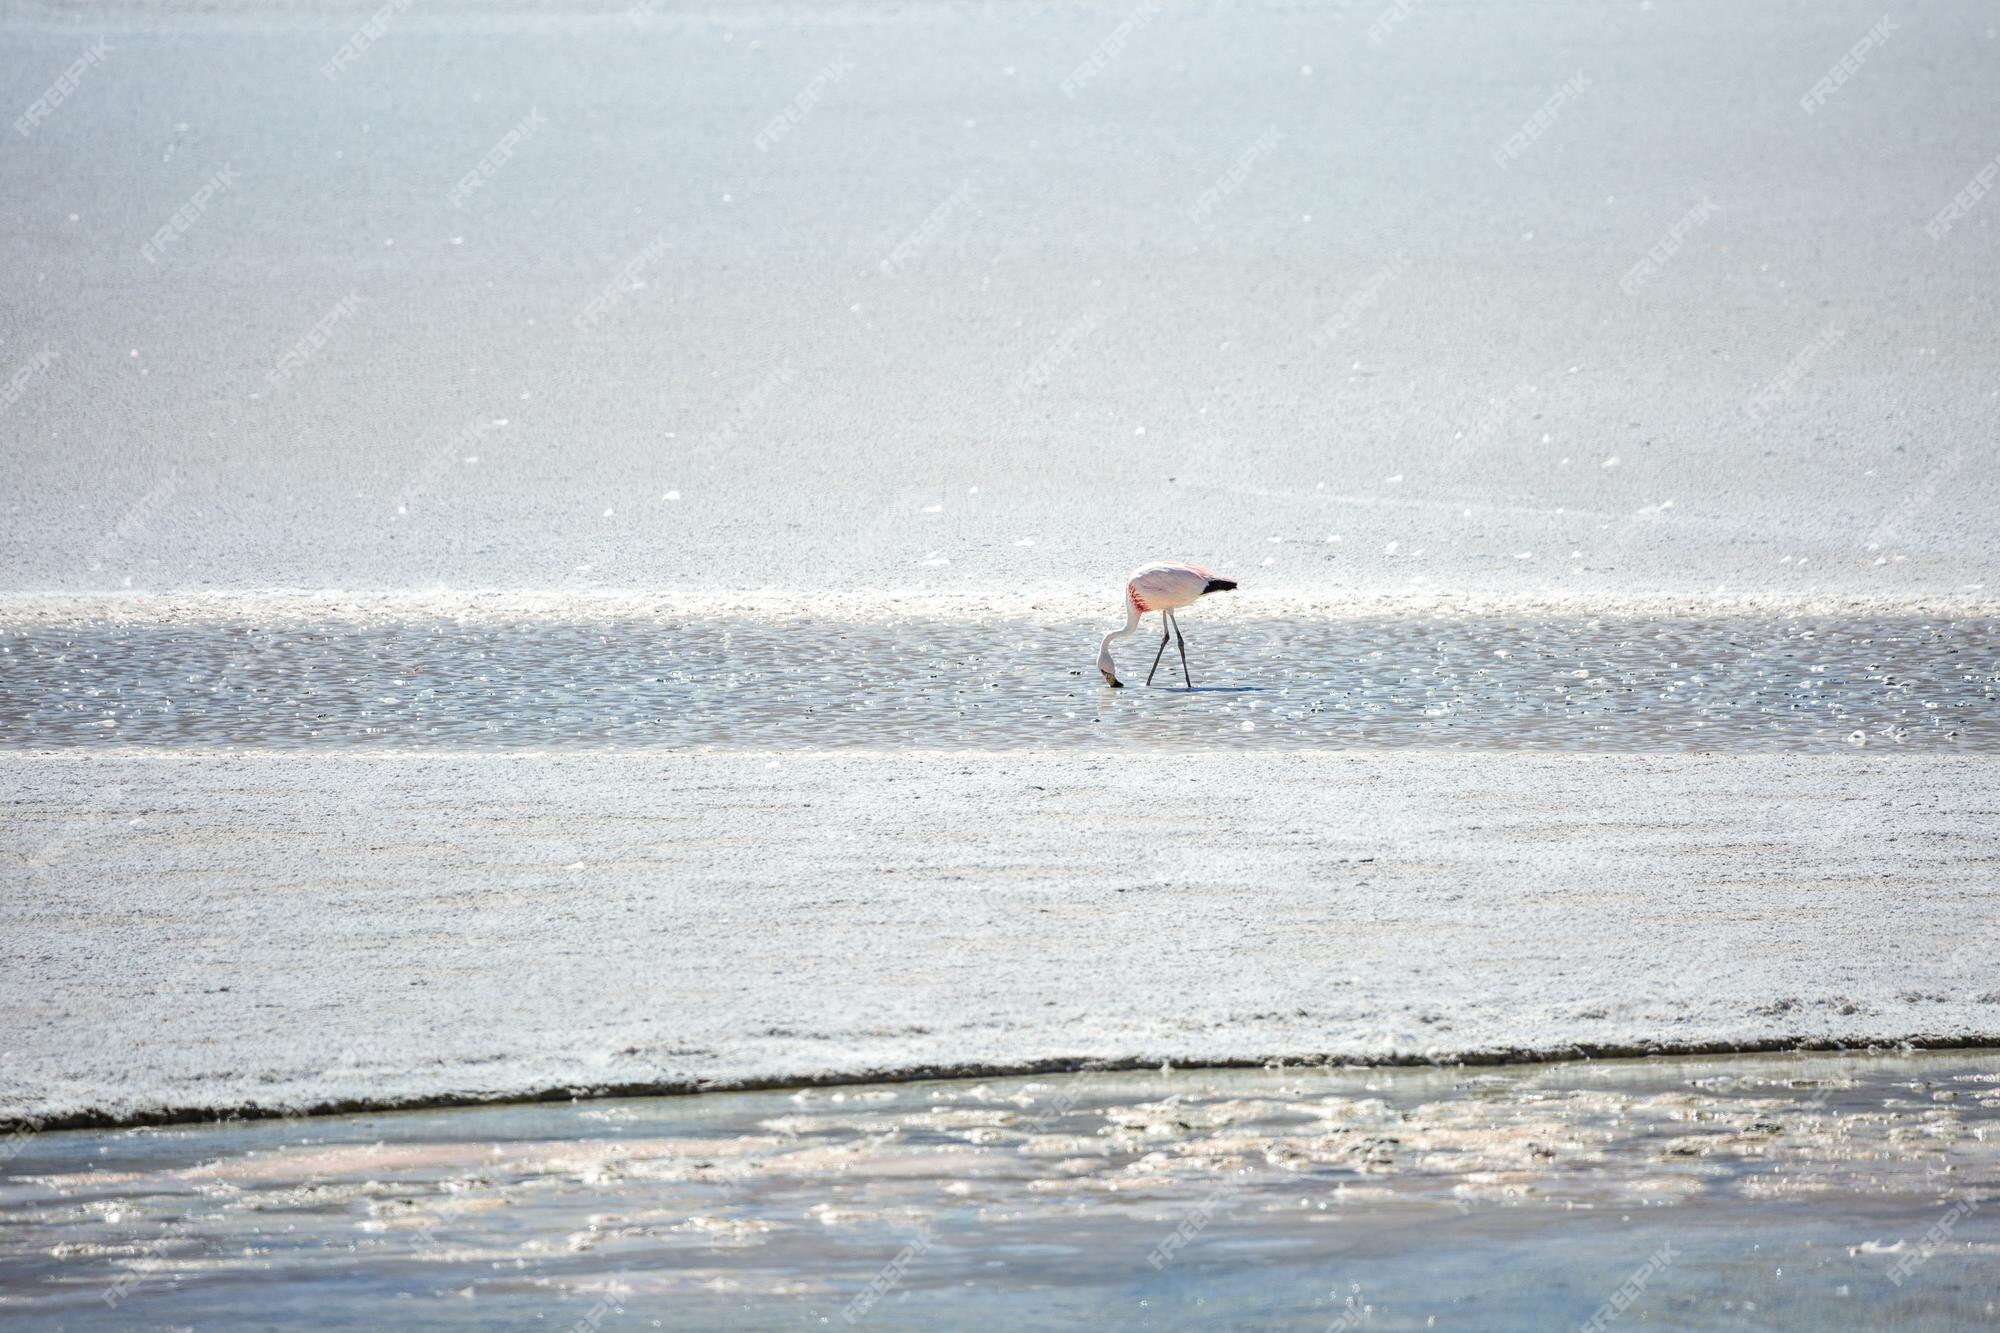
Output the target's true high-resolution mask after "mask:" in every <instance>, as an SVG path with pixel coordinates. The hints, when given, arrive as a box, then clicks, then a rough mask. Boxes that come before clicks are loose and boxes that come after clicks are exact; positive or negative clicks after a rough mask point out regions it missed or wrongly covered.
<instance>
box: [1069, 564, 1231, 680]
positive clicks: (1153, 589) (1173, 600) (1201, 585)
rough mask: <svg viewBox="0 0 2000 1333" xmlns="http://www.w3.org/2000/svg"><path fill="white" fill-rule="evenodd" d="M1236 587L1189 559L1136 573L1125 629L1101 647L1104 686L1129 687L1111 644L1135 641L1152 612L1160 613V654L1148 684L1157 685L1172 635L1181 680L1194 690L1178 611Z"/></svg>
mask: <svg viewBox="0 0 2000 1333" xmlns="http://www.w3.org/2000/svg"><path fill="white" fill-rule="evenodd" d="M1235 586H1236V580H1235V579H1224V578H1217V577H1216V576H1215V575H1213V574H1211V573H1209V572H1208V571H1207V570H1205V569H1203V568H1202V567H1201V566H1200V565H1191V564H1189V563H1187V562H1186V561H1185V560H1155V561H1153V562H1152V563H1151V564H1146V565H1141V566H1139V568H1137V569H1135V570H1133V571H1132V574H1131V577H1130V578H1127V579H1126V580H1125V628H1124V629H1120V630H1113V631H1111V633H1109V634H1107V635H1105V636H1104V640H1103V642H1101V643H1099V644H1098V645H1097V669H1098V670H1099V671H1101V672H1103V673H1104V683H1105V684H1106V685H1109V686H1110V687H1111V688H1112V689H1114V690H1121V689H1123V688H1125V686H1124V684H1123V682H1121V681H1120V680H1119V679H1118V672H1117V668H1116V666H1115V664H1114V663H1113V662H1112V660H1111V641H1112V640H1113V639H1129V638H1131V637H1132V636H1133V635H1134V634H1137V633H1138V632H1139V617H1140V616H1143V615H1145V614H1146V613H1147V612H1148V611H1158V612H1159V613H1160V651H1159V652H1157V653H1154V654H1153V670H1152V671H1148V672H1147V673H1146V683H1147V684H1148V685H1151V684H1152V683H1153V672H1155V671H1158V670H1159V669H1160V659H1161V658H1162V657H1164V656H1166V652H1167V636H1168V634H1169V633H1171V634H1172V635H1173V637H1174V640H1175V642H1176V643H1178V644H1179V645H1180V650H1181V678H1182V679H1183V680H1185V681H1186V682H1187V687H1188V688H1189V689H1190V690H1192V689H1193V688H1194V677H1193V676H1191V675H1189V674H1188V664H1187V640H1186V639H1184V638H1182V637H1181V622H1180V621H1179V620H1177V619H1175V618H1174V612H1176V611H1178V610H1180V609H1181V608H1182V607H1184V606H1192V605H1194V604H1195V602H1197V601H1199V600H1200V599H1201V598H1202V597H1204V596H1206V595H1207V594H1209V593H1212V592H1228V591H1230V590H1231V589H1232V588H1234V587H1235Z"/></svg>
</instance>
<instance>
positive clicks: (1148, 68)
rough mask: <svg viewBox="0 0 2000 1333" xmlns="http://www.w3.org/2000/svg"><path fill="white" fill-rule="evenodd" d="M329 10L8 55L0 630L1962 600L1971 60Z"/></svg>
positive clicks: (1831, 41) (1997, 271)
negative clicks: (338, 594) (117, 615)
mask: <svg viewBox="0 0 2000 1333" xmlns="http://www.w3.org/2000/svg"><path fill="white" fill-rule="evenodd" d="M380 8H381V6H380V5H379V4H377V3H374V2H373V0H364V2H362V3H354V4H337V3H333V4H330V3H318V4H312V5H307V6H301V7H292V6H285V7H283V8H278V7H275V6H268V5H262V4H238V3H224V4H217V5H203V6H200V7H199V8H192V7H165V6H159V5H154V4H144V3H121V4H111V5H103V6H92V7H91V8H90V10H89V11H88V12H82V11H79V12H76V13H68V12H64V11H59V10H55V9H48V8H44V7H41V6H29V5H10V6H7V7H5V8H4V9H0V26H4V30H5V36H6V40H5V41H4V42H0V86H4V87H6V88H8V89H9V90H11V97H10V102H11V103H13V104H14V105H12V107H11V109H10V110H9V113H8V114H9V115H10V116H13V115H17V114H21V113H22V112H23V111H24V110H25V109H26V108H27V107H28V105H29V104H30V102H31V100H32V99H33V98H34V97H35V96H36V95H37V93H38V91H39V90H42V89H44V88H47V87H49V86H50V85H51V84H53V83H54V82H55V81H56V80H57V79H58V77H59V76H61V75H62V74H63V72H64V70H65V69H66V68H68V67H69V66H71V65H72V63H74V62H75V61H77V60H78V59H79V57H80V53H82V52H85V51H87V50H89V49H90V48H91V47H92V44H93V43H95V42H96V41H98V40H99V39H100V38H101V39H103V40H104V42H105V43H106V44H107V47H108V49H107V51H106V53H105V54H104V56H103V58H102V60H101V61H100V62H99V63H96V64H93V65H90V66H89V67H87V68H85V69H84V70H83V71H82V73H81V74H80V75H79V77H78V79H77V81H76V87H75V90H74V91H73V92H71V93H70V94H69V95H68V96H67V97H66V98H63V99H62V100H61V103H60V105H59V106H57V107H55V109H54V111H53V112H52V114H50V115H48V116H47V117H46V118H45V119H43V120H41V121H39V122H38V123H37V124H35V125H34V126H33V128H32V132H31V133H27V134H25V135H24V134H17V133H14V132H13V131H12V130H11V129H10V130H9V131H8V132H7V133H6V134H5V138H4V143H0V200H4V201H5V202H4V204H0V216H4V219H5V223H6V225H5V226H4V227H0V380H5V381H7V382H8V383H9V384H10V386H11V382H12V378H13V377H14V376H15V375H16V373H17V372H20V373H23V374H24V378H23V380H22V381H21V385H20V392H19V394H18V396H15V395H13V394H12V393H11V388H10V398H11V399H12V401H11V402H10V404H9V405H8V406H7V407H6V409H5V414H4V416H0V461H4V466H0V516H4V521H0V587H4V588H6V589H8V590H10V591H27V592H47V591H50V590H68V591H92V590H104V589H119V588H125V587H130V588H133V589H137V590H142V591H145V590H152V591H162V590H167V591H172V590H181V591H186V590H196V591H199V590H203V589H244V588H288V589H306V590H315V589H330V588H331V589H358V590H371V589H429V588H433V587H437V586H440V585H442V586H444V587H447V588H451V589H458V590H485V589H499V590H522V589H552V588H567V589H571V590H575V591H584V590H589V589H639V590H649V591H654V592H659V593H667V592H671V593H675V594H679V595H696V596H706V595H713V594H714V593H715V592H716V591H717V590H722V591H724V592H729V591H733V590H743V591H754V590H757V589H762V588H766V587H773V588H782V589H794V590H798V593H799V596H798V598H797V606H796V608H795V609H798V610H802V611H804V612H806V613H808V614H809V613H811V612H812V610H813V609H814V607H815V606H816V605H817V604H818V603H817V600H816V599H817V598H819V597H822V596H828V595H833V594H835V593H837V592H838V591H840V590H842V589H845V588H848V587H852V586H862V587H868V588H877V589H885V588H895V589H909V590H911V591H913V592H918V593H923V592H930V593H938V592H954V591H956V592H961V593H970V594H973V595H976V596H985V595H988V594H990V593H992V592H994V591H995V590H996V589H997V590H1006V589H1011V588H1014V587H1016V586H1018V585H1019V584H1021V583H1023V582H1039V583H1045V584H1046V583H1053V584H1066V585H1068V587H1069V588H1070V590H1071V591H1072V592H1074V591H1075V590H1077V589H1083V590H1089V591H1092V592H1096V593H1097V595H1099V596H1108V592H1104V591H1099V590H1109V589H1113V588H1114V586H1115V584H1114V580H1115V579H1116V577H1117V576H1118V575H1120V574H1122V573H1123V572H1124V571H1125V570H1126V569H1128V568H1130V567H1131V566H1132V565H1133V564H1135V563H1137V562H1138V561H1139V560H1140V559H1143V558H1145V557H1148V556H1150V555H1153V554H1155V553H1166V552H1174V553H1184V554H1188V555H1192V556H1195V557H1197V558H1200V559H1202V560H1204V561H1205V562H1207V563H1210V564H1212V565H1214V566H1215V567H1217V568H1221V569H1227V570H1229V571H1230V572H1231V573H1232V574H1234V575H1235V576H1236V577H1238V578H1241V579H1242V580H1243V581H1244V585H1245V587H1246V589H1248V588H1252V587H1256V588H1261V589H1264V590H1266V591H1276V590H1281V589H1284V590H1291V591H1294V592H1300V593H1305V594H1314V595H1318V594H1323V593H1325V594H1348V593H1352V592H1354V591H1355V590H1357V589H1360V590H1363V591H1378V590H1410V589H1417V590H1427V589H1428V590H1442V591H1443V592H1444V594H1445V595H1447V596H1450V595H1456V594H1458V593H1461V592H1463V591H1464V590H1467V589H1476V590H1480V591H1482V592H1483V593H1485V594H1488V595H1492V596H1533V597H1547V596H1551V595H1584V596H1590V595H1596V596H1600V597H1609V598H1620V597H1629V596H1634V595H1638V594H1649V595H1656V596H1658V595H1676V594H1688V593H1700V594H1715V593H1718V592H1719V593H1720V594H1721V595H1725V596H1733V595H1737V594H1740V593H1744V592H1746V591H1747V592H1769V593H1778V594H1786V595H1819V594H1825V593H1829V592H1832V593H1841V594H1862V595H1899V596H1906V597H1923V596H1935V595H1938V594H1944V593H1953V592H1959V591H1963V590H1965V588H1966V587H1967V585H1973V584H1986V585H1988V586H1989V588H1990V587H1993V586H1996V585H1993V584H1992V573H1993V570H1992V560H1993V553H1994V552H1995V551H1996V550H2000V528H1996V526H1995V525H1996V522H2000V520H1996V518H1995V515H1996V514H2000V492H1996V478H1995V474H1994V470H1993V467H1992V459H1991V439H1992V426H1993V420H1994V413H1995V410H1996V407H2000V304H1996V303H2000V280H1996V279H2000V257H1997V255H1996V244H2000V240H1997V239H1996V238H1997V237H2000V229H1996V218H2000V205H1996V204H1995V203H1994V202H1993V201H1991V200H1987V201H1985V202H1984V203H1982V204H1980V205H1979V206H1978V207H1975V208H1974V209H1973V210H1972V211H1971V212H1970V214H1969V215H1968V216H1967V217H1966V218H1965V219H1964V220H1962V221H1960V222H1958V223H1957V224H1956V225H1955V226H1954V227H1952V229H1951V230H1949V231H1948V232H1946V233H1944V234H1942V235H1941V236H1939V237H1937V238H1935V239H1934V238H1933V237H1932V236H1931V235H1930V234H1928V233H1927V232H1926V230H1925V228H1926V224H1928V223H1930V222H1932V221H1933V220H1934V218H1935V216H1936V214H1937V213H1938V212H1939V210H1940V209H1942V208H1944V207H1945V206H1946V205H1947V204H1948V203H1949V202H1950V201H1951V200H1952V199H1953V197H1954V196H1955V195H1956V194H1958V193H1959V192H1960V191H1962V190H1964V189H1966V187H1967V185H1968V183H1969V182H1971V181H1972V180H1973V178H1974V177H1975V175H1976V174H1977V173H1978V172H1979V171H1980V170H1981V168H1982V167H1983V166H1984V165H1985V164H1986V163H1988V162H1989V161H1990V160H1991V159H1992V158H1993V156H1994V152H1995V148H1996V145H1995V143H1994V142H1993V137H1992V129H1993V125H1994V123H1995V119H1996V116H1995V112H1996V109H2000V103H1996V98H2000V94H1996V92H1995V81H1994V79H1993V77H1992V65H1993V60H1994V57H1995V52H1996V51H2000V36H1996V29H1995V26H1994V19H1993V15H1992V12H1991V9H1990V7H1989V6H1987V5H1984V4H1981V3H1978V0H1945V2H1943V3H1936V4H1927V5H1925V6H1923V7H1922V9H1921V11H1920V12H1912V13H1910V14H1908V15H1906V16H1898V17H1897V18H1896V20H1895V22H1896V23H1897V25H1898V27H1897V30H1896V32H1895V33H1894V34H1893V35H1891V36H1890V37H1889V39H1888V40H1887V41H1886V42H1883V43H1880V44H1879V45H1878V46H1876V47H1875V48H1873V49H1872V50H1870V51H1869V52H1868V53H1867V58H1866V60H1865V63H1863V64H1861V65H1860V67H1859V69H1858V71H1857V72H1856V73H1854V75H1853V77H1851V78H1847V79H1845V80H1844V81H1843V82H1842V84H1841V85H1840V87H1839V88H1838V89H1837V90H1835V91H1834V93H1833V95H1832V96H1831V97H1830V98H1828V99H1826V100H1825V101H1824V103H1823V104H1822V105H1819V106H1817V107H1815V108H1814V109H1812V110H1811V111H1808V110H1807V109H1805V108H1803V107H1802V106H1801V105H1800V99H1801V98H1802V97H1804V96H1806V95H1807V94H1808V93H1809V91H1810V90H1811V89H1812V88H1813V87H1814V85H1815V83H1816V82H1817V81H1818V80H1820V79H1821V78H1823V77H1824V76H1826V75H1827V73H1828V71H1829V69H1831V68H1833V67H1834V66H1835V65H1836V64H1837V62H1839V61H1840V59H1841V58H1842V57H1843V56H1844V55H1846V54H1847V53H1848V52H1849V51H1850V50H1851V49H1852V48H1853V47H1854V46H1855V44H1856V43H1857V42H1858V41H1860V40H1861V39H1862V38H1863V36H1864V35H1865V34H1867V33H1868V32H1869V30H1870V29H1871V28H1873V27H1874V26H1875V25H1876V24H1877V23H1878V22H1879V21H1880V20H1881V19H1882V17H1883V16H1882V11H1881V7H1880V6H1879V5H1871V4H1864V3H1862V2H1861V0H1838V2H1837V3H1824V4H1814V5H1810V6H1803V7H1800V6H1749V7H1745V6H1743V5H1741V4H1737V3H1732V2H1731V0H1692V2H1690V3H1676V4H1671V5H1657V6H1653V7H1651V8H1647V7H1644V6H1639V5H1625V6H1614V7H1606V6H1603V5H1598V4H1586V3H1581V2H1580V0H1570V2H1565V3H1554V4H1546V5H1535V6H1532V7H1530V6H1523V5H1514V4H1444V3H1436V4H1423V5H1418V6H1415V7H1413V8H1412V9H1411V10H1409V11H1408V12H1407V13H1406V16H1405V17H1404V19H1403V20H1402V21H1400V22H1398V23H1395V24H1394V25H1392V26H1391V28H1390V30H1389V31H1388V32H1387V33H1386V35H1385V36H1383V37H1381V39H1379V40H1378V38H1377V36H1376V35H1375V34H1373V33H1371V31H1370V30H1371V27H1373V26H1374V25H1376V24H1377V22H1378V20H1379V16H1380V15H1381V14H1382V12H1383V11H1384V9H1385V8H1389V7H1387V6H1381V5H1375V4H1367V5H1358V6H1332V5H1317V4H1312V5H1305V4H1294V3H1281V2H1279V0H1271V2H1269V3H1258V4H1249V5H1210V4H1178V3H1177V4H1165V5H1160V6H1158V7H1157V13H1151V14H1150V16H1149V17H1147V18H1146V19H1145V21H1143V22H1141V23H1138V24H1137V25H1136V26H1133V25H1132V24H1130V22H1129V21H1130V20H1131V19H1133V17H1134V16H1135V14H1147V13H1148V12H1149V11H1148V10H1147V8H1146V7H1144V6H1135V5H1128V4H1124V3H1108V4H1101V5H1062V6H1047V5H1035V4H1007V5H974V4H967V3H956V2H946V0H918V2H917V3H908V4H898V5H896V6H894V7H893V8H891V7H887V6H877V5H872V4H840V5H820V4H809V3H754V4H699V3H698V4H679V3H668V2H665V0H663V2H662V3H658V4H652V3H644V4H640V5H637V6H633V5H628V4H626V3H622V2H615V3H610V4H602V5H590V4H577V3H565V4H562V5H540V4H538V5H534V6H528V5H505V6H496V7H488V6H478V7H469V6H464V5H458V4H453V3H439V4H432V3H429V2H428V0H427V2H426V3H425V4H422V5H415V6H409V7H405V8H399V9H398V11H397V12H396V13H395V14H394V15H393V16H392V18H390V19H389V20H388V21H387V22H386V23H385V24H384V25H383V28H382V32H381V35H380V37H379V39H377V40H374V41H373V42H372V43H370V44H367V46H366V49H365V50H364V51H361V52H360V53H359V55H358V58H356V59H354V60H353V61H352V62H351V63H348V64H346V65H345V66H343V67H342V68H341V69H340V70H338V71H337V76H335V77H328V76H326V75H325V74H323V72H322V68H323V66H325V65H326V64H327V63H328V62H329V61H331V60H332V59H333V58H334V57H335V56H336V55H337V54H338V53H339V52H340V51H341V50H342V48H343V45H344V44H346V43H349V42H350V41H352V40H353V39H354V37H355V34H356V32H357V30H358V29H360V28H361V27H362V25H363V24H364V22H366V21H367V20H368V19H369V18H371V17H372V16H373V15H374V14H375V13H376V12H377V11H378V10H379V9H380ZM1121 29H1122V31H1123V35H1122V36H1121V37H1119V38H1118V40H1117V41H1116V43H1115V45H1116V49H1115V51H1111V52H1109V53H1108V58H1107V59H1106V60H1105V61H1104V62H1103V63H1102V65H1101V67H1099V66H1098V65H1096V64H1095V63H1092V68H1093V70H1094V71H1095V72H1093V73H1091V74H1089V75H1088V76H1086V77H1084V78H1083V79H1081V80H1078V79H1077V77H1076V75H1077V71H1078V69H1079V68H1080V67H1083V66H1084V65H1085V64H1086V62H1094V57H1095V56H1096V55H1097V54H1098V53H1099V52H1102V51H1105V50H1106V48H1107V44H1109V43H1111V42H1112V39H1113V37H1114V34H1117V33H1119V32H1120V31H1121ZM441 71H448V73H441ZM1579 76H1580V77H1581V79H1582V80H1583V81H1584V82H1583V83H1582V85H1580V87H1579V91H1578V93H1577V94H1576V95H1574V96H1572V97H1569V98H1567V99H1565V100H1564V101H1563V102H1562V103H1561V104H1560V105H1559V106H1558V107H1557V109H1556V111H1555V113H1554V115H1553V119H1552V121H1551V122H1550V123H1549V124H1548V126H1547V128H1546V129H1545V130H1544V131H1542V132H1540V133H1539V134H1538V135H1537V137H1535V138H1534V140H1533V142H1532V143H1530V144H1529V145H1528V146H1527V147H1526V148H1525V150H1524V151H1521V152H1520V153H1519V154H1518V155H1515V156H1508V155H1507V153H1506V152H1505V151H1503V150H1505V148H1506V145H1507V143H1508V141H1509V139H1510V137H1511V136H1513V135H1515V134H1516V133H1518V132H1519V131H1521V129H1522V127H1523V126H1524V125H1527V124H1528V123H1529V122H1530V121H1532V120H1533V119H1534V118H1535V117H1536V116H1537V114H1538V112H1539V111H1540V110H1541V109H1542V108H1543V107H1544V106H1545V105H1547V104H1548V103H1549V102H1550V100H1551V98H1552V96H1553V95H1554V94H1555V93H1556V91H1557V90H1558V89H1560V88H1562V87H1563V86H1564V85H1566V84H1567V83H1569V81H1571V80H1572V79H1575V78H1578V77H1579ZM1066 83H1067V84H1068V85H1069V86H1068V87H1065V84H1066ZM773 122H781V124H782V126H783V128H781V129H780V130H779V131H778V132H777V133H776V134H775V136H773V135H771V134H770V133H769V132H768V131H769V127H770V126H771V125H772V124H773ZM1272 133H1275V135H1276V137H1275V139H1270V140H1268V141H1267V139H1266V136H1267V135H1269V134H1272ZM1265 142H1269V143H1270V144H1271V147H1270V148H1269V149H1267V150H1266V149H1260V148H1259V147H1258V145H1260V144H1261V143H1265ZM503 144H504V151H503V150H502V145H503ZM1496 155H1497V156H1496ZM1239 164H1241V169H1240V171H1239ZM225 167H227V168H228V169H229V170H230V171H231V172H232V173H233V180H232V182H231V183H230V184H229V185H228V187H227V188H226V189H224V190H222V191H221V192H220V193H215V194H213V195H212V197H210V198H208V199H207V200H206V202H205V204H204V206H203V208H202V210H201V211H200V214H199V216H198V217H197V218H195V219H193V220H192V222H191V223H190V225H188V226H187V228H186V230H185V231H181V232H176V233H174V238H173V239H171V240H170V241H168V242H166V243H165V244H164V245H163V246H159V247H155V249H154V251H153V254H152V255H151V257H149V256H148V255H147V254H145V253H142V251H143V250H144V249H145V248H146V247H147V246H148V245H150V244H151V242H152V238H154V237H155V236H156V234H157V233H158V232H159V230H160V229H161V228H162V227H163V226H169V225H170V223H171V221H172V220H173V219H175V218H176V217H177V216H179V215H180V212H181V210H182V209H183V208H184V207H185V206H186V205H187V204H188V202H189V200H190V199H191V197H192V196H193V195H194V194H195V193H196V192H197V191H198V190H199V189H200V188H201V187H202V186H203V184H204V182H207V181H209V180H210V179H211V178H212V177H213V176H214V175H215V174H216V173H218V172H219V171H221V170H222V169H223V168H225ZM468 176H472V177H473V178H474V180H475V185H474V187H473V188H471V189H470V190H469V191H468V190H465V189H462V188H461V187H462V186H463V185H464V182H465V181H466V178H467V177H468ZM1212 191H1213V192H1214V195H1213V196H1211V192H1212ZM1711 205H1712V207H1711ZM1683 224H1685V225H1683ZM1656 248H1657V249H1659V250H1660V251H1661V253H1662V254H1663V256H1664V260H1663V262H1661V263H1660V264H1659V267H1658V269H1657V271H1656V272H1652V273H1650V275H1647V276H1643V277H1642V278H1641V279H1638V280H1635V281H1632V282H1630V283H1628V282H1627V279H1628V278H1630V277H1631V276H1632V274H1633V271H1634V269H1635V267H1637V266H1639V265H1640V264H1641V262H1642V261H1643V260H1645V259H1646V257H1647V256H1648V254H1649V253H1650V252H1652V251H1654V250H1655V249H1656ZM1628 287H1629V288H1630V290H1628V289H1627V288H1628ZM45 349H46V351H47V353H48V355H49V357H50V358H52V359H50V360H48V361H47V362H46V363H44V362H43V361H42V360H41V356H42V353H43V352H44V350H45Z"/></svg>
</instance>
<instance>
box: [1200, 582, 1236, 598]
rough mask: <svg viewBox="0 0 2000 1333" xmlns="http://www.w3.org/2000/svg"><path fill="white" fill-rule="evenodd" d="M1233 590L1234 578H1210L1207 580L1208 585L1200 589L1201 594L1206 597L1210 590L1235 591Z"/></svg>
mask: <svg viewBox="0 0 2000 1333" xmlns="http://www.w3.org/2000/svg"><path fill="white" fill-rule="evenodd" d="M1235 591H1236V580H1235V579H1210V580H1209V581H1208V586H1207V587H1206V588H1203V589H1202V590H1201V595H1202V596H1204V597H1206V596H1208V595H1209V594H1210V593H1212V592H1235Z"/></svg>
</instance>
